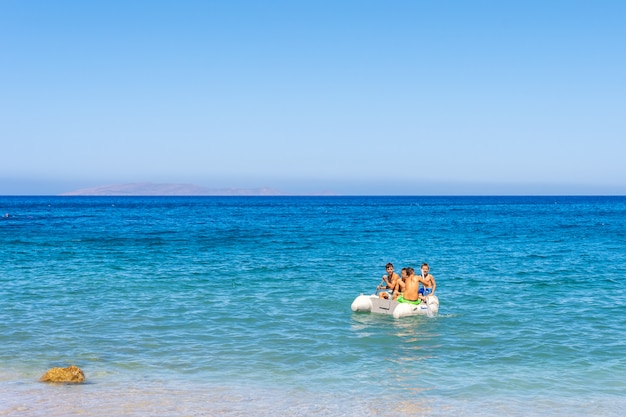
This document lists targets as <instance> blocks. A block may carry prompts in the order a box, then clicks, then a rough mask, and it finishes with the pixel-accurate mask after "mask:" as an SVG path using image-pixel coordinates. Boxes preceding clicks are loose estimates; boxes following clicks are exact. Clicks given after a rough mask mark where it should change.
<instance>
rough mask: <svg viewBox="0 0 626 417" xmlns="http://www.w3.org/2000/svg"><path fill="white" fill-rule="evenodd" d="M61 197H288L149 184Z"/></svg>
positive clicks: (270, 191)
mask: <svg viewBox="0 0 626 417" xmlns="http://www.w3.org/2000/svg"><path fill="white" fill-rule="evenodd" d="M61 195H64V196H71V195H76V196H79V195H84V196H88V195H89V196H99V195H100V196H125V195H127V196H211V195H214V196H229V195H232V196H277V195H286V194H285V193H282V192H280V191H278V190H274V189H272V188H250V189H243V188H206V187H200V186H198V185H194V184H154V183H149V182H143V183H132V184H114V185H103V186H100V187H92V188H81V189H80V190H75V191H70V192H67V193H63V194H61Z"/></svg>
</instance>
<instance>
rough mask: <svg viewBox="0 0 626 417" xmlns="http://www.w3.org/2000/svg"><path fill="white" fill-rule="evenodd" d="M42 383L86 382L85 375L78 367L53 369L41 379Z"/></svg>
mask: <svg viewBox="0 0 626 417" xmlns="http://www.w3.org/2000/svg"><path fill="white" fill-rule="evenodd" d="M40 381H41V382H63V383H66V384H81V383H83V382H85V374H84V373H83V371H82V370H81V369H80V368H79V367H78V366H74V365H71V366H68V367H67V368H52V369H50V370H49V371H48V372H46V373H45V374H44V376H42V377H41V379H40Z"/></svg>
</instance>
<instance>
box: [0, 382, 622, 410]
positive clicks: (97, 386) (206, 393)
mask: <svg viewBox="0 0 626 417" xmlns="http://www.w3.org/2000/svg"><path fill="white" fill-rule="evenodd" d="M415 394H416V395H415V396H413V397H412V398H411V399H403V398H401V397H398V396H389V395H385V393H383V392H381V394H380V395H374V396H372V395H364V394H360V393H359V384H358V382H355V386H354V389H353V390H350V391H349V392H333V391H332V390H328V391H322V392H320V391H319V390H316V391H313V390H307V389H303V388H299V389H293V388H291V387H284V386H282V387H281V386H259V385H256V384H255V383H254V382H253V381H251V382H250V383H249V384H242V385H240V386H233V385H230V384H224V385H215V384H209V383H203V382H201V381H197V380H188V381H185V380H174V381H172V380H156V379H146V378H144V379H141V380H134V381H130V380H116V378H115V376H112V375H100V376H96V377H95V378H89V379H88V381H87V383H85V384H80V385H67V384H44V383H39V382H38V381H37V376H36V375H32V378H30V375H29V378H28V379H24V375H14V374H3V375H2V376H1V377H0V416H13V415H19V416H46V417H61V416H164V417H168V416H230V417H239V416H251V415H252V416H263V417H264V416H268V417H269V416H355V417H356V416H384V417H386V416H407V417H408V416H504V415H506V416H571V415H576V416H616V417H617V416H623V415H624V414H625V413H626V399H625V398H616V397H615V396H605V397H603V396H597V395H585V394H583V395H581V396H578V397H561V398H555V397H549V396H544V397H534V398H525V397H519V396H516V397H498V396H490V395H489V393H485V395H484V396H473V397H471V396H468V397H467V398H449V397H445V398H444V397H437V396H436V395H435V396H433V395H432V393H428V392H425V393H424V395H423V398H422V399H420V393H415ZM390 397H394V398H390Z"/></svg>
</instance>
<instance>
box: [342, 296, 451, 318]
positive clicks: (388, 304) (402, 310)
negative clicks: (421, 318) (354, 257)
mask: <svg viewBox="0 0 626 417" xmlns="http://www.w3.org/2000/svg"><path fill="white" fill-rule="evenodd" d="M351 308H352V311H354V312H371V313H379V314H391V315H393V317H394V318H396V319H399V318H400V317H406V316H416V315H418V314H425V315H428V316H429V317H433V316H435V315H436V314H437V312H438V311H439V298H437V296H436V295H429V296H427V297H426V300H425V301H422V302H421V303H419V304H410V303H399V302H397V301H394V300H392V299H391V298H389V299H385V298H379V297H378V295H377V294H372V295H363V294H361V295H359V296H358V297H357V298H355V299H354V301H353V302H352V306H351Z"/></svg>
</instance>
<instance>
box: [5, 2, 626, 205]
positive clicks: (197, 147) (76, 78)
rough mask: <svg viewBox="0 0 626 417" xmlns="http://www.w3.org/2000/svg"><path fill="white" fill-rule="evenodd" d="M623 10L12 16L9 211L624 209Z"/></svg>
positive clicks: (80, 10) (344, 8)
mask: <svg viewBox="0 0 626 417" xmlns="http://www.w3.org/2000/svg"><path fill="white" fill-rule="evenodd" d="M625 16H626V2H623V1H601V0H600V1H584V2H583V1H323V0H322V1H309V2H304V1H265V2H263V1H237V0H234V1H179V2H174V1H167V2H166V1H132V2H131V1H78V0H76V1H29V0H19V1H18V0H4V1H1V2H0V80H1V81H0V83H1V84H0V140H1V143H2V149H1V150H0V194H56V193H62V192H65V191H71V190H73V189H76V188H82V187H91V186H99V185H105V184H115V183H131V182H155V183H194V184H197V185H201V186H206V187H214V188H223V187H238V188H256V187H272V188H276V189H279V190H282V191H284V192H290V193H315V192H319V191H332V192H335V193H337V194H413V195H422V194H424V195H427V194H626V163H624V161H623V159H624V157H625V155H626V140H625V139H626V117H625V116H626V115H625V111H626V25H624V17H625Z"/></svg>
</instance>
